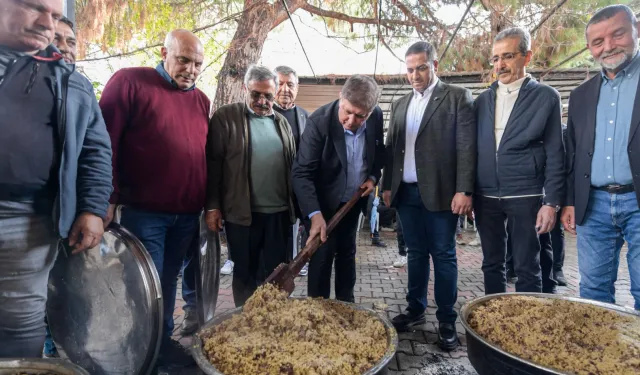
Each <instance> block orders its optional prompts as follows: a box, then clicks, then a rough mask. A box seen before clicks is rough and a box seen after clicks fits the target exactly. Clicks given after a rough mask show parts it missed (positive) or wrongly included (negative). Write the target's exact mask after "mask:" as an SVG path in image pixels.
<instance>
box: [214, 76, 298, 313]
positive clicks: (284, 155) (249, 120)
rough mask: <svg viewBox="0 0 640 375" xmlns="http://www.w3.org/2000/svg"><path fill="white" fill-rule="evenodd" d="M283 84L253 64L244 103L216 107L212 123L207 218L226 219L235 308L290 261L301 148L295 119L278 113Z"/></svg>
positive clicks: (246, 80)
mask: <svg viewBox="0 0 640 375" xmlns="http://www.w3.org/2000/svg"><path fill="white" fill-rule="evenodd" d="M277 87H278V76H277V75H276V74H274V73H273V72H272V71H271V70H270V69H268V68H266V67H264V66H251V67H249V69H248V70H247V73H246V74H245V76H244V92H245V98H246V99H245V102H239V103H234V104H227V105H224V106H222V107H220V108H218V110H216V111H215V113H214V114H213V116H212V117H211V121H210V122H209V136H208V138H207V203H206V210H207V213H206V221H207V226H208V227H209V229H211V230H213V231H218V230H221V229H222V220H224V221H225V224H224V226H225V232H226V235H227V243H228V248H229V255H230V257H231V260H232V261H233V262H234V268H233V279H232V284H231V288H232V290H233V300H234V302H235V305H236V306H242V305H244V303H245V302H246V300H247V299H248V298H249V297H250V296H251V295H252V294H253V292H255V290H256V289H257V288H258V286H259V285H260V284H262V283H263V282H264V280H265V279H266V278H267V277H268V276H269V275H270V274H271V272H272V271H273V270H274V269H275V268H276V267H277V266H278V265H279V264H280V263H283V262H286V261H287V259H289V257H288V249H290V247H289V246H287V240H288V238H289V232H290V231H291V225H292V224H293V222H294V221H295V211H294V205H293V188H292V186H291V166H292V165H293V159H294V157H295V152H296V146H295V143H294V140H293V136H292V134H291V128H290V126H289V123H288V122H287V120H286V119H285V118H284V116H282V115H281V114H280V113H278V112H275V111H274V110H273V103H274V100H275V95H276V89H277Z"/></svg>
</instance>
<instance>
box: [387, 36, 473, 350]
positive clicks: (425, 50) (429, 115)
mask: <svg viewBox="0 0 640 375" xmlns="http://www.w3.org/2000/svg"><path fill="white" fill-rule="evenodd" d="M436 53H437V52H436V50H435V48H434V47H433V46H432V45H431V44H430V43H427V42H417V43H415V44H413V45H412V46H411V47H409V49H408V50H407V52H406V54H405V58H406V66H407V78H408V80H409V82H411V86H412V87H413V91H412V92H411V93H409V94H407V95H405V96H403V97H402V98H400V99H399V100H398V101H396V102H394V103H393V104H392V106H391V118H390V123H389V133H388V134H387V142H386V144H387V164H386V165H385V170H384V173H383V180H382V187H383V198H384V201H385V204H386V205H387V206H389V207H391V206H393V207H396V209H397V210H398V213H399V215H400V220H401V221H402V230H403V233H404V239H405V243H406V245H407V252H408V253H407V255H408V262H407V270H408V273H409V285H408V292H407V302H408V306H407V309H406V311H405V312H404V313H402V314H399V315H398V316H396V317H395V318H393V325H394V326H395V327H396V329H397V330H398V331H404V330H407V329H412V328H413V327H414V326H416V325H420V324H424V322H425V314H424V313H425V310H426V308H427V285H428V281H429V258H432V259H433V267H434V279H435V290H434V292H435V293H434V296H435V302H436V304H437V305H438V310H437V311H436V318H437V319H438V345H439V346H440V348H442V349H443V350H453V349H455V348H456V347H457V346H458V337H457V332H456V326H455V321H456V318H457V314H456V312H455V310H454V305H455V303H456V300H457V295H458V290H457V288H458V263H457V258H456V242H455V235H456V225H457V224H458V215H461V214H465V213H467V212H469V211H470V210H471V193H472V192H473V185H474V179H475V166H476V123H475V118H474V115H473V99H472V96H471V92H470V91H469V90H466V89H464V88H461V87H456V86H453V85H448V84H446V83H444V82H442V81H440V80H439V79H438V77H437V76H436V72H437V70H438V60H437V56H436Z"/></svg>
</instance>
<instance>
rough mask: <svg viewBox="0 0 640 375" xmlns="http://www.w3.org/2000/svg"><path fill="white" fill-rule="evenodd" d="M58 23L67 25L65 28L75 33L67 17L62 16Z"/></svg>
mask: <svg viewBox="0 0 640 375" xmlns="http://www.w3.org/2000/svg"><path fill="white" fill-rule="evenodd" d="M58 22H62V23H64V24H65V25H67V26H69V27H70V28H71V31H73V32H75V30H74V29H73V22H71V20H70V19H68V18H67V17H65V16H62V18H60V21H58Z"/></svg>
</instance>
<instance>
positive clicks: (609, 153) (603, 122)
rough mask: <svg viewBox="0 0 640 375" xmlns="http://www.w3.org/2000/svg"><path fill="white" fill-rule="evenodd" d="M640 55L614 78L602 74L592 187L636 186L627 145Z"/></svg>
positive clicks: (639, 69)
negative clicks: (633, 184)
mask: <svg viewBox="0 0 640 375" xmlns="http://www.w3.org/2000/svg"><path fill="white" fill-rule="evenodd" d="M639 66H640V58H639V57H638V54H636V56H635V57H634V58H633V59H632V60H631V62H630V63H629V64H628V65H627V66H626V67H625V68H624V69H622V70H621V71H620V72H618V74H616V77H615V78H614V79H610V78H608V77H607V75H606V74H605V73H604V72H603V73H602V85H601V86H600V97H599V98H598V107H597V110H596V137H595V143H594V150H593V159H592V160H591V185H593V186H605V185H611V184H619V185H627V184H631V183H633V178H632V176H631V167H630V166H629V156H628V155H627V144H628V142H629V129H630V127H631V115H632V113H633V106H634V101H635V98H636V91H637V88H638V77H639V76H640V68H639Z"/></svg>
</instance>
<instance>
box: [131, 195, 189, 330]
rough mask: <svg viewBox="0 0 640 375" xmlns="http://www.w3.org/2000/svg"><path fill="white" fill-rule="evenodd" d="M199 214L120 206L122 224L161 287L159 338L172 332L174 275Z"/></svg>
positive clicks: (185, 250)
mask: <svg viewBox="0 0 640 375" xmlns="http://www.w3.org/2000/svg"><path fill="white" fill-rule="evenodd" d="M199 218H200V216H199V214H183V215H173V214H163V213H158V212H149V211H142V210H137V209H134V208H131V207H124V208H123V209H122V219H121V220H120V223H121V224H122V226H124V227H125V228H127V229H128V230H130V231H131V232H132V233H133V234H134V235H135V236H136V237H138V239H139V240H140V241H141V242H142V244H143V245H144V247H145V248H146V249H147V251H148V252H149V254H150V255H151V258H152V259H153V263H154V265H155V266H156V270H157V271H158V276H159V277H160V284H161V286H162V300H163V305H164V308H163V314H164V327H163V338H164V339H169V338H170V337H171V335H172V334H173V310H174V308H175V303H176V290H177V286H178V274H179V273H180V268H181V267H182V261H183V259H184V256H185V254H186V253H187V249H188V248H189V245H191V242H192V240H193V237H194V236H195V235H196V233H197V232H198V229H199Z"/></svg>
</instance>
